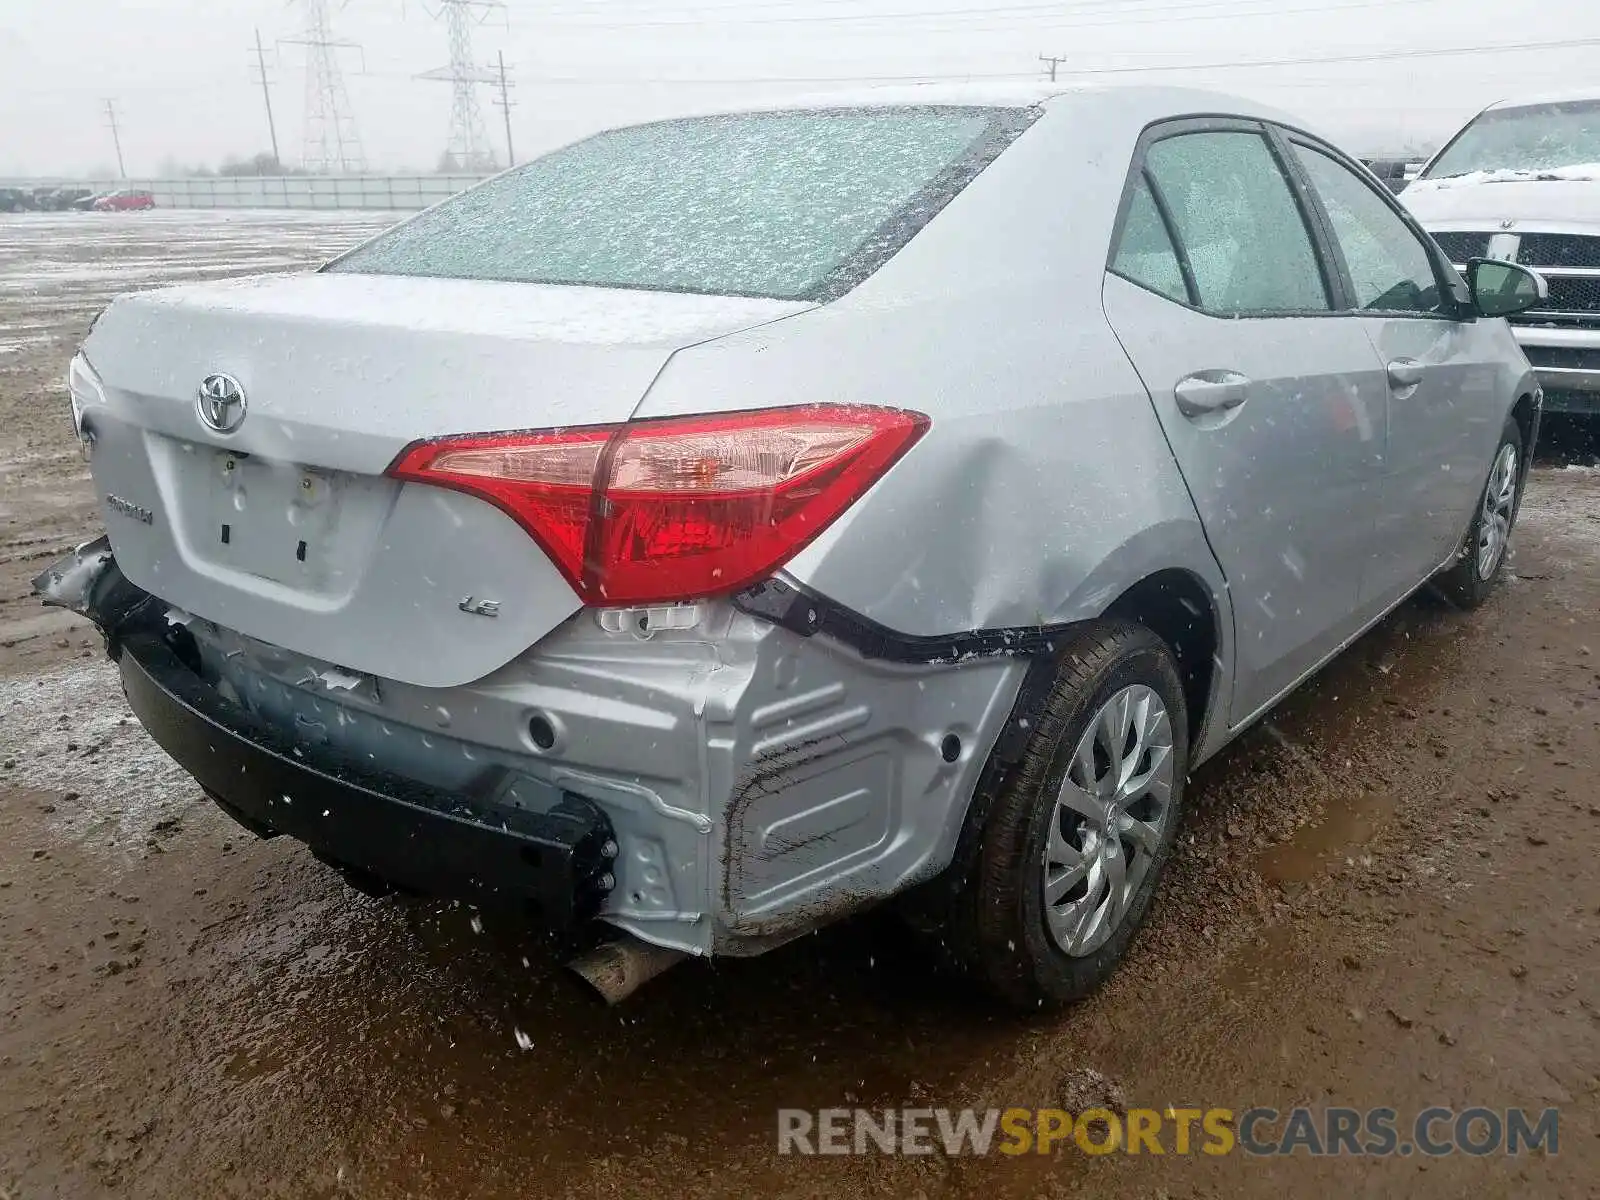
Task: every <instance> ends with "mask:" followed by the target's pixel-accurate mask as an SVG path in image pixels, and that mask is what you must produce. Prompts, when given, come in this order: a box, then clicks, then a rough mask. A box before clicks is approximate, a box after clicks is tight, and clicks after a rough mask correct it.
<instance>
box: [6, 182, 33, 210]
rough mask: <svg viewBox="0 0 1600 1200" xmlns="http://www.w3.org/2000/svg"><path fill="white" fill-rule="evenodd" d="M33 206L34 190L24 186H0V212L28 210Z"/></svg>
mask: <svg viewBox="0 0 1600 1200" xmlns="http://www.w3.org/2000/svg"><path fill="white" fill-rule="evenodd" d="M32 207H33V193H32V192H27V191H24V190H23V189H22V188H14V187H0V212H27V211H28V210H29V209H30V208H32Z"/></svg>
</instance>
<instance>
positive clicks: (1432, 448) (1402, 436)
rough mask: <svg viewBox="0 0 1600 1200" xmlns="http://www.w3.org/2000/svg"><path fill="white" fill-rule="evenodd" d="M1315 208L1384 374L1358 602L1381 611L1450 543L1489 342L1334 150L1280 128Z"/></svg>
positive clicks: (1487, 444) (1486, 414) (1480, 462)
mask: <svg viewBox="0 0 1600 1200" xmlns="http://www.w3.org/2000/svg"><path fill="white" fill-rule="evenodd" d="M1287 136H1288V137H1289V139H1290V142H1291V144H1292V146H1293V152H1294V156H1295V160H1296V161H1297V162H1298V164H1299V166H1300V168H1301V170H1302V171H1304V173H1305V177H1306V179H1307V181H1308V182H1309V184H1310V187H1311V190H1312V195H1313V198H1314V200H1315V201H1316V203H1317V204H1318V205H1320V207H1321V210H1322V212H1323V213H1324V214H1325V217H1326V220H1327V225H1328V229H1329V232H1330V234H1331V239H1332V241H1333V244H1334V247H1335V250H1336V252H1337V258H1338V260H1339V262H1340V269H1341V271H1342V272H1343V275H1344V283H1345V291H1346V294H1347V296H1348V302H1347V303H1348V307H1349V310H1350V311H1351V312H1352V313H1353V314H1355V315H1356V316H1357V317H1358V318H1359V320H1360V324H1361V326H1362V328H1363V329H1365V330H1366V333H1367V336H1368V337H1369V338H1370V339H1371V341H1372V345H1373V348H1374V349H1375V350H1376V351H1377V353H1378V356H1379V359H1380V360H1381V364H1382V366H1383V368H1384V371H1385V375H1386V380H1385V382H1386V385H1387V397H1386V407H1387V412H1388V419H1387V422H1386V428H1385V434H1384V451H1383V464H1382V469H1381V471H1380V488H1381V492H1380V500H1379V504H1378V518H1377V525H1376V530H1375V536H1374V539H1373V553H1372V561H1371V563H1370V564H1369V566H1368V569H1367V577H1366V584H1365V587H1364V589H1363V592H1364V594H1363V597H1362V599H1363V604H1364V605H1366V606H1369V607H1377V608H1386V607H1388V606H1389V605H1391V604H1393V603H1394V602H1396V601H1398V600H1399V599H1401V598H1402V597H1403V596H1405V595H1407V594H1408V593H1410V592H1411V591H1412V590H1413V589H1415V588H1416V586H1417V584H1419V583H1420V582H1422V580H1423V579H1425V578H1427V576H1428V575H1430V574H1432V573H1433V572H1434V571H1435V570H1437V569H1438V567H1439V566H1440V565H1441V564H1442V563H1443V561H1444V560H1445V559H1446V558H1447V557H1448V556H1449V555H1450V553H1451V552H1452V551H1453V550H1454V549H1455V548H1456V546H1457V545H1458V544H1459V543H1460V541H1461V538H1462V536H1463V535H1464V534H1465V533H1466V531H1467V525H1468V523H1469V522H1470V520H1471V517H1472V511H1473V506H1474V505H1475V504H1476V502H1477V499H1478V493H1479V490H1480V489H1481V488H1482V486H1483V480H1484V476H1485V474H1486V473H1487V471H1488V467H1489V459H1490V457H1491V456H1492V455H1493V453H1494V447H1495V445H1496V444H1497V443H1498V441H1499V438H1500V430H1501V428H1502V426H1503V425H1504V423H1505V419H1506V413H1507V411H1508V410H1509V408H1510V397H1508V396H1506V395H1504V394H1503V393H1502V392H1500V390H1499V369H1498V368H1499V364H1500V363H1501V362H1502V361H1503V350H1502V348H1501V340H1500V339H1499V338H1497V337H1495V336H1493V334H1492V332H1490V330H1489V329H1488V327H1487V326H1486V325H1485V324H1484V323H1482V322H1476V321H1470V322H1464V321H1462V320H1460V319H1459V318H1458V316H1457V311H1456V305H1455V302H1454V300H1453V298H1452V296H1451V293H1450V288H1449V286H1448V280H1447V279H1446V278H1445V277H1444V276H1443V274H1442V267H1441V266H1440V264H1439V263H1438V261H1437V258H1436V256H1435V255H1434V254H1433V253H1432V252H1431V251H1430V249H1429V248H1428V246H1427V244H1426V243H1425V242H1424V240H1423V236H1422V235H1421V234H1419V233H1418V232H1417V231H1416V230H1414V229H1413V228H1412V227H1411V225H1410V224H1409V223H1408V221H1407V220H1406V219H1405V218H1404V217H1402V216H1401V215H1400V212H1399V210H1398V209H1397V207H1396V206H1395V204H1394V202H1393V200H1391V199H1390V198H1389V196H1388V195H1387V194H1386V193H1383V192H1380V191H1379V190H1378V189H1377V187H1376V186H1374V185H1373V184H1372V183H1371V182H1369V181H1368V180H1367V179H1366V178H1365V177H1364V176H1363V175H1361V174H1358V173H1357V172H1356V171H1355V170H1354V169H1353V168H1352V167H1351V166H1350V165H1348V164H1347V163H1345V162H1343V161H1341V159H1340V157H1339V155H1338V154H1337V152H1336V151H1334V150H1332V149H1331V148H1329V147H1326V146H1322V145H1319V144H1317V143H1315V142H1313V141H1312V140H1311V139H1309V138H1306V137H1304V136H1303V135H1301V134H1288V135H1287Z"/></svg>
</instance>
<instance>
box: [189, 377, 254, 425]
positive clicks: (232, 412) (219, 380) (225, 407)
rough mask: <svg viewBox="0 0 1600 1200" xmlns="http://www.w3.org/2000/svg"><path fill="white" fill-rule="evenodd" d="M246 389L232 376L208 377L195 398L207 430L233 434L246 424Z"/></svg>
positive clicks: (196, 408) (196, 407)
mask: <svg viewBox="0 0 1600 1200" xmlns="http://www.w3.org/2000/svg"><path fill="white" fill-rule="evenodd" d="M245 407H246V403H245V398H244V388H243V387H242V386H241V385H240V383H239V381H238V380H237V379H235V378H234V377H233V376H232V375H220V374H219V375H207V376H206V377H205V381H204V382H203V383H201V384H200V392H199V395H197V396H196V397H195V411H196V412H198V413H199V414H200V420H201V421H202V422H203V423H204V424H205V426H206V428H207V429H213V430H215V431H216V432H218V433H232V432H233V431H234V430H235V429H237V428H239V426H240V425H242V424H243V423H244V413H245Z"/></svg>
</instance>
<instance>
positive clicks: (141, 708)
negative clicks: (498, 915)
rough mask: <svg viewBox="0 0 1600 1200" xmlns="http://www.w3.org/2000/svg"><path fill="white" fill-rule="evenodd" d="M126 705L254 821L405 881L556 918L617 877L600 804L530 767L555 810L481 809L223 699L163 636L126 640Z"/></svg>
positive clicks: (592, 898)
mask: <svg viewBox="0 0 1600 1200" xmlns="http://www.w3.org/2000/svg"><path fill="white" fill-rule="evenodd" d="M116 651H117V661H118V664H119V666H120V668H121V671H122V685H123V689H124V690H125V691H126V692H127V696H128V703H129V705H130V706H131V707H132V708H133V711H134V713H135V715H137V716H138V718H139V720H140V721H141V722H142V723H143V724H144V727H145V729H146V730H148V731H149V733H150V736H151V737H153V738H154V739H155V740H156V742H157V743H159V744H160V746H161V748H162V749H164V750H165V751H166V752H167V753H168V754H170V755H171V756H172V757H173V758H174V759H176V760H177V762H178V763H179V764H180V765H181V766H182V767H183V768H184V769H185V770H187V771H188V772H189V773H190V774H191V775H193V776H194V777H195V779H196V780H198V781H199V783H200V786H201V787H202V788H203V789H204V790H205V791H206V793H207V795H209V796H210V797H211V798H212V799H213V800H215V801H216V802H217V803H218V805H219V807H221V808H222V809H223V811H225V812H227V813H228V814H229V815H230V816H232V817H233V818H234V819H235V820H237V821H239V823H240V824H242V825H244V826H245V827H246V828H247V829H250V830H251V831H252V832H255V833H258V834H265V835H271V834H274V833H282V834H287V835H288V836H290V837H292V838H294V839H296V840H297V841H301V842H304V843H306V844H307V845H308V846H310V847H311V848H312V850H313V851H314V852H315V853H316V854H317V856H318V857H319V858H323V859H325V860H328V861H331V862H334V863H337V864H340V865H343V866H347V867H350V868H352V869H354V870H356V871H360V872H364V873H366V874H369V875H372V876H376V877H377V878H379V879H381V880H384V881H386V882H388V883H391V884H394V885H396V886H398V887H401V888H404V889H406V890H408V891H413V892H420V893H423V894H427V895H435V896H446V897H454V898H460V899H467V900H473V901H476V902H485V903H487V902H490V901H499V902H506V901H509V902H512V903H517V904H528V903H531V904H532V905H533V906H534V907H535V908H536V909H537V910H538V913H539V915H540V917H541V918H542V919H543V920H544V921H545V922H546V923H547V924H549V925H550V926H551V927H553V928H556V929H567V928H570V927H572V926H573V925H575V924H577V923H580V922H581V921H583V920H586V919H587V918H589V917H592V916H593V915H594V914H595V912H596V911H597V910H598V908H599V905H600V902H601V900H602V899H604V896H605V894H606V892H607V891H608V890H609V888H610V887H611V886H612V878H613V877H612V875H611V867H612V862H613V858H614V856H615V854H616V842H615V839H614V837H613V836H612V830H611V826H610V823H609V822H608V821H607V820H606V817H605V814H604V813H602V812H601V811H600V810H599V809H598V808H597V807H596V806H595V805H593V804H592V803H590V802H589V801H587V800H585V799H583V798H582V797H578V796H573V795H571V794H570V793H559V792H555V791H554V789H550V788H549V787H548V785H545V784H542V783H538V782H537V781H535V780H532V779H529V778H527V777H524V776H516V775H513V776H510V777H509V780H508V781H507V782H506V784H505V786H503V787H501V788H500V789H499V794H500V795H502V796H503V795H505V794H507V792H510V791H515V792H517V793H519V794H524V795H526V794H530V793H537V792H539V791H540V790H541V789H542V791H543V793H544V794H545V798H546V799H549V800H552V801H553V803H551V804H550V805H549V810H548V811H529V810H526V809H521V808H514V807H509V806H500V805H493V806H490V805H481V804H476V803H474V802H470V801H467V800H464V799H463V798H462V797H460V796H457V795H455V794H452V793H447V792H443V791H440V790H437V789H432V788H428V787H425V786H422V785H419V784H417V783H415V782H414V781H410V780H405V779H401V778H398V777H393V776H386V775H384V774H382V773H380V772H374V771H372V770H370V769H367V768H363V767H356V766H354V765H353V764H350V763H347V762H343V761H340V759H339V758H338V757H337V756H335V755H334V754H332V753H331V752H330V751H328V749H327V748H326V747H316V746H301V745H297V744H295V743H294V742H293V741H292V740H290V739H286V738H285V737H284V736H283V735H282V734H281V733H279V732H278V731H277V730H276V729H275V728H273V727H271V726H269V725H267V724H265V723H264V722H261V721H259V720H257V719H256V718H255V717H254V716H252V715H251V714H250V713H249V712H247V711H246V710H245V709H244V708H242V707H241V706H239V705H237V704H235V703H233V702H232V701H230V700H228V699H226V698H225V697H223V696H222V695H221V694H219V693H218V692H217V690H216V689H215V688H213V687H211V686H210V685H209V684H208V683H207V682H206V681H205V680H204V679H202V678H201V677H200V676H198V675H197V674H195V672H194V671H193V670H192V669H191V667H190V666H189V665H187V664H186V663H185V662H184V661H183V660H182V659H181V658H180V657H179V655H178V654H177V653H176V652H175V651H174V649H173V647H172V646H171V645H170V644H169V643H168V641H167V640H166V638H165V637H163V636H162V635H160V634H157V633H155V632H140V633H133V634H125V635H123V636H120V637H118V638H117V639H116Z"/></svg>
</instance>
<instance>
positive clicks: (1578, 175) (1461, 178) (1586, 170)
mask: <svg viewBox="0 0 1600 1200" xmlns="http://www.w3.org/2000/svg"><path fill="white" fill-rule="evenodd" d="M1596 181H1600V163H1574V164H1573V165H1572V166H1569V167H1548V168H1544V167H1541V168H1539V169H1538V170H1531V171H1525V170H1517V171H1511V170H1501V171H1468V172H1467V173H1466V174H1464V175H1444V176H1441V177H1440V178H1438V179H1419V180H1417V181H1416V182H1415V183H1413V184H1411V186H1410V187H1408V188H1406V191H1407V192H1409V193H1417V192H1442V191H1449V190H1450V189H1452V188H1463V187H1481V186H1482V185H1483V184H1486V183H1594V182H1596Z"/></svg>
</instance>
